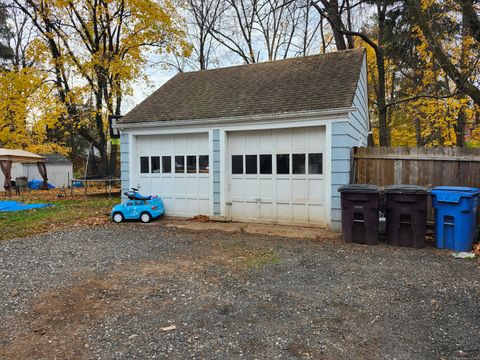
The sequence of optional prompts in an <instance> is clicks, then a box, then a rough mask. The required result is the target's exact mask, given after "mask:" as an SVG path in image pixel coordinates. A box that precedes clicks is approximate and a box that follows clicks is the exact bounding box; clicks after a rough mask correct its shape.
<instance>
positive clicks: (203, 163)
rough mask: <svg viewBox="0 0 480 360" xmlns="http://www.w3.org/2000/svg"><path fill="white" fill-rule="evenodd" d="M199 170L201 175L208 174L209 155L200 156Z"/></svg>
mask: <svg viewBox="0 0 480 360" xmlns="http://www.w3.org/2000/svg"><path fill="white" fill-rule="evenodd" d="M198 169H199V172H200V173H201V174H208V170H209V165H208V155H200V156H199V157H198Z"/></svg>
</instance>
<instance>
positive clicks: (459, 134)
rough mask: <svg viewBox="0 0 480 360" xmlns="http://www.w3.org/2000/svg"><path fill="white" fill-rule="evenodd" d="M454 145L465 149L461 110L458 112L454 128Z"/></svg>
mask: <svg viewBox="0 0 480 360" xmlns="http://www.w3.org/2000/svg"><path fill="white" fill-rule="evenodd" d="M455 137H456V142H455V143H456V145H457V146H459V147H465V111H463V109H461V110H460V111H459V112H458V116H457V124H456V126H455Z"/></svg>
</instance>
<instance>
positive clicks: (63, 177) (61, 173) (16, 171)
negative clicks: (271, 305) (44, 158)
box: [0, 163, 73, 189]
mask: <svg viewBox="0 0 480 360" xmlns="http://www.w3.org/2000/svg"><path fill="white" fill-rule="evenodd" d="M19 176H26V177H27V179H28V180H29V181H30V180H42V177H41V176H40V173H39V172H38V168H37V164H20V163H13V164H12V180H15V178H16V177H19ZM47 177H48V182H49V183H50V184H52V185H53V186H55V187H62V186H65V187H67V186H68V180H69V179H70V180H71V179H72V178H73V165H72V164H47ZM4 180H5V177H4V176H3V173H2V172H1V171H0V188H1V189H3V182H4Z"/></svg>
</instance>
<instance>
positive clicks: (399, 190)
mask: <svg viewBox="0 0 480 360" xmlns="http://www.w3.org/2000/svg"><path fill="white" fill-rule="evenodd" d="M385 192H386V193H387V194H418V195H426V194H428V192H429V190H428V189H427V188H426V187H424V186H420V185H404V184H397V185H390V186H387V187H386V188H385Z"/></svg>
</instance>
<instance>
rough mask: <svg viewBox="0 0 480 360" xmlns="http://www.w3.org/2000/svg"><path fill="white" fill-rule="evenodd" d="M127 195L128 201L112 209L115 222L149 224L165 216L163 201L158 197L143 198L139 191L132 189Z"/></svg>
mask: <svg viewBox="0 0 480 360" xmlns="http://www.w3.org/2000/svg"><path fill="white" fill-rule="evenodd" d="M125 195H126V196H127V197H128V200H127V201H125V202H123V203H122V204H118V205H115V206H114V207H113V209H112V213H111V215H112V220H113V222H116V223H120V222H122V221H124V220H140V221H142V222H144V223H148V222H150V221H151V220H153V219H157V218H159V217H160V216H162V215H163V213H164V212H165V208H164V206H163V201H162V199H161V198H159V197H157V196H143V195H141V194H139V193H138V189H135V188H132V190H130V191H127V192H126V193H125Z"/></svg>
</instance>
